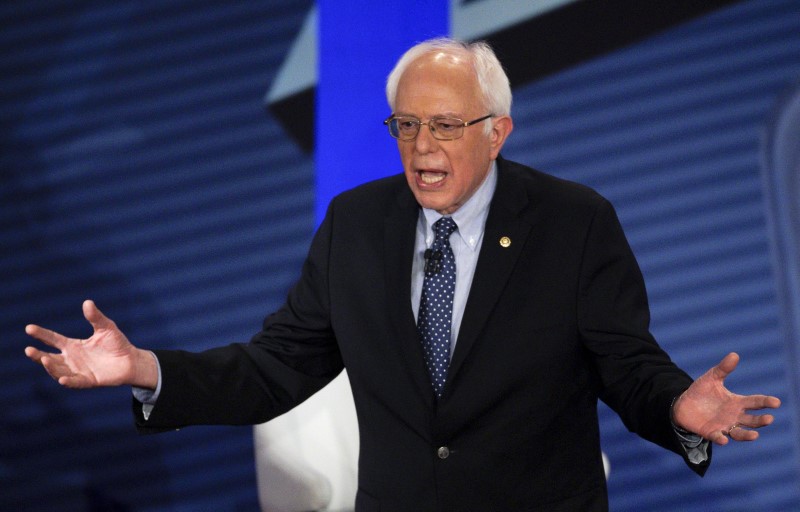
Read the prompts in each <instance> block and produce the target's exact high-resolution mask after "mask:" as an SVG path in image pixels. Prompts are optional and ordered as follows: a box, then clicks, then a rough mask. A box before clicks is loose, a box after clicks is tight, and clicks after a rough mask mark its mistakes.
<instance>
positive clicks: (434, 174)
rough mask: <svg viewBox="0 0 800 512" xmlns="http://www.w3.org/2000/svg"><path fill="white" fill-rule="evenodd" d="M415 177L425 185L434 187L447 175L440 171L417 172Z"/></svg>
mask: <svg viewBox="0 0 800 512" xmlns="http://www.w3.org/2000/svg"><path fill="white" fill-rule="evenodd" d="M417 176H419V179H420V181H421V182H422V183H424V184H425V185H436V184H437V183H439V182H441V181H442V180H444V179H445V177H446V176H447V173H445V172H440V171H417Z"/></svg>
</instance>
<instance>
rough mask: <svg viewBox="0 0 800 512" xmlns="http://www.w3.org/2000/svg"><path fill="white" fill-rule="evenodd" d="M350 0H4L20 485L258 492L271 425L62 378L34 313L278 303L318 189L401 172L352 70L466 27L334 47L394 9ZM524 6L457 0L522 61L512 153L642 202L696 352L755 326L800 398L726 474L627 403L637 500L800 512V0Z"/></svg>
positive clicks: (46, 492) (2, 371) (456, 6)
mask: <svg viewBox="0 0 800 512" xmlns="http://www.w3.org/2000/svg"><path fill="white" fill-rule="evenodd" d="M424 3H425V2H420V4H424ZM335 4H336V5H334V2H321V3H320V7H319V10H317V8H316V7H315V5H314V2H310V1H297V0H269V1H262V2H245V1H238V2H235V1H234V2H224V3H223V2H219V3H213V2H200V1H176V2H169V3H155V2H153V3H147V2H142V3H139V2H97V1H82V2H81V1H76V2H6V3H4V4H3V5H2V6H0V22H2V25H0V26H1V27H2V28H1V29H0V45H1V47H0V50H1V51H2V53H0V172H1V173H2V176H1V178H2V180H1V181H0V226H2V229H0V251H1V252H0V382H2V383H3V386H2V388H1V389H0V407H2V411H3V414H2V416H0V503H2V505H0V508H2V509H3V510H15V511H35V510H42V511H45V510H77V511H84V510H85V511H106V510H111V511H190V510H191V511H194V510H219V511H223V510H230V511H251V510H257V509H258V506H259V505H258V498H257V492H256V475H255V468H254V449H253V436H252V429H250V428H234V427H193V428H187V429H183V430H181V431H180V432H175V433H169V434H163V435H159V436H148V437H141V436H138V435H137V434H136V433H135V431H134V428H133V425H132V421H131V417H130V410H129V407H130V390H129V389H103V390H93V391H87V392H73V391H69V390H65V389H62V388H60V387H58V386H57V385H56V384H55V383H54V382H52V380H51V379H50V378H49V377H48V376H47V375H46V374H45V373H44V372H42V371H41V370H40V369H38V368H36V367H34V366H33V365H32V364H31V363H29V362H28V361H27V360H26V358H25V357H24V355H23V348H24V347H25V346H26V345H27V344H29V341H28V339H26V336H25V335H24V332H23V328H24V326H25V324H27V323H31V322H35V323H40V324H43V325H45V326H47V327H50V328H53V329H56V330H58V331H61V332H64V333H67V334H70V335H74V336H87V335H88V333H89V332H90V331H89V328H88V325H87V324H86V323H85V321H84V320H83V318H82V315H81V307H80V305H81V301H82V300H83V299H85V298H92V299H94V300H95V301H96V302H97V303H98V305H99V306H100V308H101V309H102V310H103V311H104V312H105V313H107V314H108V315H109V316H111V317H112V318H113V319H115V320H116V322H117V323H118V324H119V325H120V327H121V328H122V329H123V330H124V331H125V332H126V333H127V334H128V335H129V337H130V338H131V339H132V340H134V341H135V342H136V343H138V344H139V345H141V346H144V347H149V348H183V349H188V350H201V349H204V348H208V347H211V346H215V345H218V344H221V343H228V342H235V341H247V340H248V339H249V338H250V336H251V335H252V334H253V333H254V332H256V331H257V330H258V328H259V326H260V322H261V320H262V318H263V316H264V315H265V314H267V313H269V312H271V311H272V310H274V309H275V308H276V307H278V306H279V305H280V303H281V302H282V300H283V298H284V296H285V293H286V291H287V290H288V288H289V287H290V286H291V284H292V282H293V280H294V279H295V278H296V277H297V275H298V273H299V268H300V264H301V262H302V259H303V257H304V255H305V252H306V250H307V246H308V243H309V241H310V238H311V236H312V233H313V229H314V226H315V222H316V220H315V216H316V215H317V214H316V213H315V212H318V211H320V208H323V209H324V205H325V204H326V203H327V199H328V198H330V196H331V195H332V194H333V193H335V191H337V190H340V189H342V188H345V187H347V186H349V184H350V182H349V180H350V179H354V180H355V181H361V180H363V179H364V177H366V176H383V175H388V174H393V173H396V172H399V171H400V165H399V159H398V158H397V157H396V155H394V151H395V150H394V143H393V141H392V140H391V139H390V138H389V137H388V134H386V133H384V127H383V126H382V125H381V121H382V120H383V119H384V118H385V117H386V116H387V115H388V114H389V111H388V107H386V106H385V105H384V104H383V103H381V102H382V101H383V100H382V97H383V96H382V94H383V92H382V90H381V89H380V87H381V84H380V83H379V84H377V88H378V90H376V91H374V94H375V95H374V96H371V97H370V98H364V101H363V102H359V101H358V97H356V98H355V99H354V100H353V101H352V102H351V103H342V102H343V101H345V100H342V99H341V98H340V97H334V98H331V96H330V95H329V93H331V92H333V91H335V90H336V89H337V88H338V89H343V88H346V87H347V85H346V84H345V83H343V82H339V81H336V80H343V79H346V76H345V77H344V78H342V77H339V76H336V77H335V80H332V79H331V77H332V75H331V74H326V73H330V72H331V69H332V67H335V66H336V64H337V62H345V63H347V62H349V63H350V64H352V63H354V62H355V63H356V65H358V67H359V68H365V69H367V68H369V69H371V71H370V73H372V74H371V76H377V77H380V79H382V77H384V76H385V75H386V74H387V73H388V71H389V68H390V66H391V63H392V62H393V61H394V60H395V59H396V58H397V57H399V54H400V52H401V51H402V49H403V48H404V47H405V46H408V44H411V43H412V42H413V41H416V40H419V39H423V38H425V37H429V36H431V35H434V33H433V32H435V30H436V26H437V25H436V23H430V24H426V25H425V26H424V27H422V28H420V26H419V25H415V24H414V20H415V18H416V19H420V18H419V16H416V14H417V13H415V12H413V11H400V9H401V7H400V6H399V5H398V6H396V7H392V8H391V9H395V10H396V14H394V15H392V14H391V13H388V14H387V16H388V19H387V20H384V21H383V22H382V25H381V23H375V24H374V25H370V26H367V25H365V27H364V30H363V31H360V32H358V33H355V34H353V33H352V32H353V31H351V30H342V33H345V32H346V33H348V34H349V35H348V36H343V35H342V33H340V34H339V35H340V36H341V37H344V38H347V37H349V38H350V41H351V42H352V41H354V40H356V41H357V40H358V39H362V40H363V44H362V46H363V48H364V49H365V53H364V54H359V55H348V54H346V52H345V51H344V48H345V46H346V44H347V41H344V42H342V43H341V44H342V48H338V47H335V48H333V50H335V51H331V47H330V46H324V45H323V46H322V48H321V50H320V51H317V50H318V48H317V44H318V41H320V40H321V41H323V42H325V41H335V42H336V41H337V39H336V37H335V34H334V33H333V32H332V31H333V30H334V29H335V28H336V24H337V23H341V24H342V25H345V24H346V23H347V19H348V18H352V17H351V16H349V14H351V13H350V12H349V11H348V9H353V10H354V11H355V10H359V9H360V10H361V11H367V12H368V11H369V9H368V8H366V7H365V6H364V5H361V4H362V3H360V2H350V3H348V2H336V3H335ZM363 4H365V5H366V4H369V2H365V3H363ZM517 4H523V2H497V1H494V0H471V1H456V0H453V1H452V2H451V4H450V5H449V6H446V7H448V8H446V9H440V11H441V12H443V13H444V14H442V16H445V17H446V18H447V19H443V20H440V21H439V22H438V23H440V24H441V26H443V27H448V26H449V31H450V33H451V34H452V35H454V36H457V37H465V38H482V39H488V40H489V41H490V42H492V43H493V44H494V45H495V47H496V48H497V51H498V54H499V56H500V58H501V60H502V61H503V62H504V64H505V65H506V67H507V68H508V72H509V75H510V77H511V80H512V86H513V88H514V95H515V96H514V106H513V109H512V115H513V117H514V120H515V131H514V133H513V134H512V136H511V138H510V140H509V142H508V143H507V146H506V149H505V150H504V152H503V153H504V155H505V156H506V157H507V158H510V159H513V160H518V161H521V162H523V163H526V164H528V165H531V166H534V167H537V168H539V169H541V170H543V171H546V172H550V173H552V174H555V175H558V176H562V177H565V178H568V179H573V180H576V181H580V182H583V183H586V184H588V185H590V186H593V187H595V188H596V189H598V190H599V191H600V192H601V193H603V194H604V195H606V196H607V197H608V198H609V199H610V200H611V201H612V202H613V203H614V204H615V206H616V207H617V209H618V212H619V215H620V218H621V220H622V222H623V225H624V227H625V228H626V232H627V234H628V237H629V239H630V241H631V245H632V246H633V248H634V251H635V252H636V254H637V256H638V258H639V262H640V264H641V266H642V269H643V272H644V274H645V278H646V279H647V284H648V291H649V293H650V298H651V307H652V314H653V325H652V328H653V331H654V333H655V335H656V337H657V338H658V339H659V341H660V343H661V344H662V345H663V346H664V347H665V348H666V349H667V351H668V352H670V354H671V355H672V356H673V358H674V359H675V360H676V361H677V362H678V363H679V365H681V366H682V367H684V368H685V369H686V370H687V371H689V373H691V374H692V375H694V376H698V375H699V374H700V373H702V372H703V371H704V370H705V369H707V368H708V367H710V366H712V365H714V364H716V363H717V362H718V361H719V359H720V358H721V357H722V356H723V355H724V354H725V353H727V352H728V351H731V350H735V351H737V352H739V353H740V355H741V356H742V364H741V366H740V368H739V370H738V371H737V372H736V373H735V374H734V375H733V376H732V378H731V379H730V381H729V383H728V384H729V387H730V388H731V389H732V390H734V391H736V392H739V393H752V392H766V393H770V394H774V395H777V396H779V397H780V398H781V399H782V400H783V402H784V406H783V408H782V409H781V410H780V411H779V412H778V413H777V415H776V416H777V421H776V424H775V425H774V426H773V427H770V428H769V429H768V430H766V431H764V432H763V436H762V439H761V440H760V441H759V442H757V443H754V444H747V445H736V446H729V447H723V448H718V449H717V450H716V451H715V462H714V465H713V467H712V469H711V470H710V471H709V474H708V475H707V476H706V477H705V478H704V479H699V478H697V477H696V476H694V475H693V474H691V473H690V472H689V471H687V470H686V469H685V468H684V467H683V464H682V463H681V462H680V460H679V459H677V458H676V457H674V456H672V455H670V454H667V453H664V452H663V451H662V450H660V449H658V448H656V447H654V446H652V445H649V444H648V443H646V442H644V441H641V440H640V439H638V438H637V437H635V436H633V435H631V434H629V433H627V432H626V431H625V428H624V427H623V426H622V424H621V423H620V421H619V420H618V419H617V418H616V416H615V415H613V413H611V412H610V411H608V410H607V409H606V408H605V407H604V406H601V422H602V425H601V426H602V432H603V449H604V451H605V452H606V454H607V455H608V457H609V459H610V462H611V475H610V479H609V490H610V493H611V507H612V509H613V510H616V511H623V510H653V511H670V510H676V509H680V510H690V511H691V510H695V511H704V512H705V511H708V510H726V511H736V510H796V509H800V488H799V487H798V481H800V410H799V409H798V390H799V389H800V384H799V383H798V378H799V377H798V370H800V365H799V363H798V359H799V355H800V349H798V331H799V330H800V329H798V326H800V275H799V274H800V272H799V271H798V261H799V260H800V251H798V240H799V239H800V213H798V208H800V206H799V205H800V156H798V155H800V143H799V142H798V141H800V3H798V2H797V1H796V0H775V1H771V2H763V1H760V0H754V1H713V2H704V3H703V6H702V7H698V6H696V5H694V4H699V2H689V1H682V2H681V1H679V2H662V4H669V5H661V6H658V7H656V6H650V5H649V4H650V3H646V4H645V3H643V2H635V1H628V2H623V1H594V0H588V1H577V2H571V1H566V0H560V1H558V0H553V1H542V2H529V3H528V4H529V5H528V6H522V5H517ZM383 9H390V8H387V7H383ZM448 11H449V12H448ZM337 13H338V15H340V16H342V18H341V19H336V21H335V22H334V23H331V21H330V20H331V19H335V18H332V17H334V16H336V15H337ZM362 15H364V12H362ZM326 16H327V17H326ZM393 16H394V17H393ZM362 19H363V18H362ZM386 25H390V26H394V27H395V29H394V31H391V30H390V31H388V32H387V29H386ZM342 28H343V29H344V27H342ZM445 30H447V29H445ZM317 31H321V38H320V39H317ZM397 33H400V36H397V35H396V34H397ZM376 48H377V49H379V50H380V49H382V50H381V51H379V52H378V53H381V56H382V57H384V58H386V60H385V61H380V60H377V59H372V58H370V55H371V54H370V53H369V52H373V53H374V52H376ZM292 56H294V58H292ZM317 58H319V61H320V62H319V66H320V67H319V69H321V70H322V72H323V73H322V75H321V76H319V77H318V76H316V67H315V66H314V63H315V62H316V61H317ZM348 58H349V59H350V60H349V61H348V60H347V59H348ZM358 58H362V59H363V60H361V61H359V60H358ZM337 59H344V60H343V61H337ZM342 69H344V70H345V71H347V70H348V69H350V70H352V72H351V74H354V75H357V74H358V73H362V72H365V71H364V70H363V69H355V68H352V67H350V68H347V67H345V68H342ZM326 70H327V71H326ZM344 74H345V75H346V74H348V73H344ZM318 84H319V90H318V87H317V85H318ZM373 88H375V87H373ZM315 98H317V99H316V101H317V102H318V103H316V105H317V108H315ZM337 101H338V102H339V103H337ZM315 120H316V121H317V122H316V123H315ZM328 123H330V124H328ZM315 126H317V128H316V137H315ZM336 126H338V127H339V131H337V133H336V134H335V135H334V136H331V135H329V134H330V133H331V132H330V130H331V129H332V127H334V128H335V127H336ZM320 127H323V128H320ZM351 128H352V130H353V131H352V132H351V131H350V129H351ZM342 129H344V132H342V131H341V130H342ZM315 139H316V142H315ZM337 151H339V152H344V153H343V154H344V155H345V157H346V158H342V157H341V156H337V153H336V152H337ZM385 155H390V156H385ZM375 162H381V164H380V165H376V164H375Z"/></svg>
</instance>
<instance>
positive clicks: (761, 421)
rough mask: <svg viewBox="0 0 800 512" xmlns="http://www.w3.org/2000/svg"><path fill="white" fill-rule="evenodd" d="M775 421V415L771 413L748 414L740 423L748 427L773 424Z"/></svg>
mask: <svg viewBox="0 0 800 512" xmlns="http://www.w3.org/2000/svg"><path fill="white" fill-rule="evenodd" d="M773 421H775V417H774V416H773V415H771V414H761V415H754V414H747V415H745V417H744V418H742V420H741V421H739V424H740V425H741V426H743V427H747V428H761V427H766V426H767V425H771V424H772V422H773Z"/></svg>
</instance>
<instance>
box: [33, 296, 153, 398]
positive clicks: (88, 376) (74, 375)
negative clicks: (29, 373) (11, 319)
mask: <svg viewBox="0 0 800 512" xmlns="http://www.w3.org/2000/svg"><path fill="white" fill-rule="evenodd" d="M83 314H84V316H85V317H86V320H88V321H89V323H90V324H91V325H92V327H93V328H94V334H92V336H91V337H89V338H87V339H85V340H81V339H75V338H67V337H66V336H63V335H61V334H59V333H56V332H54V331H51V330H49V329H45V328H43V327H39V326H37V325H28V326H27V327H26V328H25V332H26V333H28V334H29V335H30V336H32V337H34V338H36V339H38V340H40V341H42V342H43V343H45V344H46V345H49V346H51V347H53V348H55V349H57V350H59V351H60V352H58V353H49V352H43V351H41V350H39V349H37V348H34V347H27V348H26V349H25V354H26V355H27V356H28V357H29V358H31V359H32V360H33V361H35V362H37V363H40V364H41V365H42V366H44V368H45V370H47V373H49V374H50V375H51V376H52V377H53V378H54V379H55V380H57V381H58V383H59V384H61V385H62V386H66V387H69V388H91V387H98V386H117V385H121V384H141V383H142V382H141V380H140V379H139V381H138V382H137V375H138V377H139V378H140V377H141V371H140V369H139V368H138V367H137V364H138V363H139V358H141V354H140V353H139V352H140V351H139V350H138V349H137V348H136V347H134V346H133V345H132V344H131V343H130V342H129V341H128V338H127V337H126V336H125V335H124V334H123V333H122V331H120V330H119V328H117V326H116V324H115V323H114V322H113V321H111V320H110V319H108V318H107V317H106V316H105V315H103V313H101V312H100V310H99V309H97V306H95V304H94V302H92V301H89V300H87V301H85V302H84V303H83Z"/></svg>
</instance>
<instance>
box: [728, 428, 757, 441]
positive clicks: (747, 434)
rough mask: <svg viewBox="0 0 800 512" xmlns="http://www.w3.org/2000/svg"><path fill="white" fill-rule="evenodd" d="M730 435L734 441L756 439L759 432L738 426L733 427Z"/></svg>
mask: <svg viewBox="0 0 800 512" xmlns="http://www.w3.org/2000/svg"><path fill="white" fill-rule="evenodd" d="M728 437H730V438H731V439H733V440H734V441H755V440H756V439H758V432H756V431H755V430H748V429H746V428H742V427H741V426H737V427H734V428H732V429H731V431H730V434H728Z"/></svg>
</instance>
